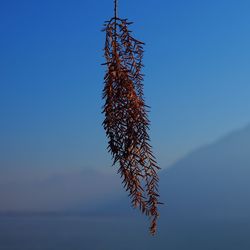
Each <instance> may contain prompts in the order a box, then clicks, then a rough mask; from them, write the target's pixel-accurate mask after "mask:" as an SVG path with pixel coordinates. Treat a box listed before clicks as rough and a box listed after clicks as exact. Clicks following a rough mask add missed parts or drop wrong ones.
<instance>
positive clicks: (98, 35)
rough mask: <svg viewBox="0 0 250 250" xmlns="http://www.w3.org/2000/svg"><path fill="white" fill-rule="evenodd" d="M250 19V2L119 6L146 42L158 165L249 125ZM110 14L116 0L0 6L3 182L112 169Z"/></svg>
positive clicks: (178, 0) (135, 1)
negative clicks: (106, 90)
mask: <svg viewBox="0 0 250 250" xmlns="http://www.w3.org/2000/svg"><path fill="white" fill-rule="evenodd" d="M249 11H250V1H249V0H245V1H244V0H234V1H231V0H210V1H198V0H196V1H195V0H190V1H186V0H175V1H166V0H159V1H145V0H126V1H125V0H120V1H119V15H120V17H124V18H125V17H128V18H129V19H130V20H132V21H134V22H135V23H134V25H133V26H132V30H133V31H134V35H135V36H136V37H137V38H138V39H140V40H143V41H145V42H146V47H145V60H144V63H145V65H146V67H145V70H144V73H145V74H146V77H145V97H146V101H147V104H148V105H150V106H151V107H152V108H151V113H150V119H151V122H152V126H151V132H150V133H151V137H152V144H153V148H154V151H155V154H156V156H157V158H158V161H159V163H160V165H161V166H162V167H166V166H167V165H168V164H170V163H171V162H173V161H174V160H176V159H178V158H179V157H181V156H182V155H183V154H185V153H186V152H188V151H190V150H192V149H193V148H196V147H198V146H200V145H202V144H204V143H209V142H211V141H213V140H214V139H216V138H217V137H220V136H221V135H224V134H226V133H227V132H229V131H231V130H233V129H235V128H239V127H242V126H245V125H246V124H248V122H249V121H250V118H249V116H250V98H249V97H250V49H249V46H250V25H249V24H250V15H249ZM112 15H113V1H112V0H109V1H107V0H105V1H104V0H102V1H100V0H99V1H93V0H81V1H80V0H79V1H77V0H71V1H66V0H60V1H59V0H42V1H40V0H36V1H31V0H23V1H17V0H8V1H7V0H2V1H1V3H0V34H1V39H0V116H1V122H0V174H1V176H2V178H3V176H8V173H10V174H12V175H15V174H16V175H17V177H20V178H21V177H22V176H26V177H27V176H28V175H29V174H34V175H35V174H37V175H42V174H45V173H48V172H51V171H52V172H53V171H54V172H57V171H59V170H60V171H61V170H62V169H64V170H67V169H74V168H75V169H83V168H98V169H102V170H104V171H105V170H106V169H108V166H110V163H111V161H110V156H109V154H108V153H107V151H106V144H107V141H106V138H105V134H104V130H103V128H102V126H101V123H102V120H103V116H102V114H101V107H102V104H103V102H102V100H101V92H102V88H103V76H104V70H105V68H104V67H103V66H101V65H100V64H101V63H103V62H104V58H103V56H102V54H103V51H102V49H103V45H104V33H102V32H101V29H102V25H103V21H105V20H107V19H109V18H110V17H111V16H112ZM27 169H32V170H33V172H29V170H27ZM6 178H7V177H6Z"/></svg>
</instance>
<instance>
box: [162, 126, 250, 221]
mask: <svg viewBox="0 0 250 250" xmlns="http://www.w3.org/2000/svg"><path fill="white" fill-rule="evenodd" d="M160 187H161V193H162V199H163V201H164V202H166V205H167V206H166V207H163V208H162V213H163V214H164V215H167V216H170V217H176V216H177V217H178V218H198V219H199V218H203V219H205V218H207V219H210V218H220V219H223V218H235V219H236V218H250V199H249V194H250V126H247V127H246V128H244V129H242V130H239V131H235V132H233V133H231V134H229V135H227V136H225V137H223V138H222V139H220V140H218V141H217V142H215V143H213V144H210V145H207V146H204V147H202V148H200V149H198V150H196V151H194V152H192V153H191V154H189V155H188V156H186V157H184V158H183V159H182V160H180V161H178V162H177V163H176V164H174V165H173V166H172V167H171V168H170V169H168V170H166V171H164V172H163V173H162V175H161V183H160Z"/></svg>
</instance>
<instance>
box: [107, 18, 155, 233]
mask: <svg viewBox="0 0 250 250" xmlns="http://www.w3.org/2000/svg"><path fill="white" fill-rule="evenodd" d="M130 24H131V22H128V21H127V19H120V18H117V17H114V18H112V19H111V20H109V21H107V22H105V28H104V31H105V32H106V42H105V49H104V51H105V58H106V63H104V65H106V66H107V71H106V74H105V78H104V81H105V87H104V89H103V99H104V100H105V104H104V107H103V113H104V115H105V119H104V122H103V126H104V129H105V131H106V135H107V137H108V149H109V151H110V152H111V154H112V156H113V164H116V163H117V164H118V165H119V170H118V173H120V175H121V178H122V179H123V184H124V187H125V189H126V190H127V191H128V192H129V196H130V198H131V201H132V205H133V206H134V207H139V209H140V210H141V211H142V213H144V214H145V215H147V216H148V217H149V218H150V220H151V225H150V232H151V234H155V232H156V227H157V224H156V222H157V218H158V217H159V212H158V204H160V202H159V201H158V198H159V194H158V181H159V178H158V175H157V170H159V169H160V168H159V166H158V165H157V163H156V160H155V157H154V155H153V153H152V150H151V145H150V144H149V141H150V138H149V135H148V132H147V131H148V129H149V120H148V116H147V112H148V106H146V105H145V101H144V97H143V83H142V82H143V74H142V73H141V69H142V67H143V64H142V57H143V45H144V43H143V42H140V41H138V40H136V39H135V38H133V37H132V36H131V31H130V30H129V25H130Z"/></svg>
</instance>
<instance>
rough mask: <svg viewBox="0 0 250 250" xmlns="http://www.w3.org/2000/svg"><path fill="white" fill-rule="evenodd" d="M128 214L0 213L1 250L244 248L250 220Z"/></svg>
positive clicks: (249, 238)
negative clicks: (153, 220) (154, 226)
mask: <svg viewBox="0 0 250 250" xmlns="http://www.w3.org/2000/svg"><path fill="white" fill-rule="evenodd" d="M147 226H148V225H147V223H146V222H145V221H144V218H143V219H142V220H141V221H138V220H135V218H131V217H88V218H86V217H70V216H67V217H45V216H41V217H0V250H66V249H67V250H139V249H143V250H149V249H150V250H152V249H154V250H158V249H159V250H160V249H167V250H231V249H233V250H245V249H246V250H249V249H250V222H245V221H244V220H242V221H241V222H239V221H238V222H235V221H234V222H227V221H224V222H223V221H221V222H216V223H215V222H211V221H210V222H209V221H207V222H196V223H194V222H191V221H189V222H179V223H176V222H174V221H172V222H171V221H168V223H167V224H160V229H159V234H158V235H157V236H156V237H151V236H150V235H149V234H148V233H147V230H146V228H147Z"/></svg>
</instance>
